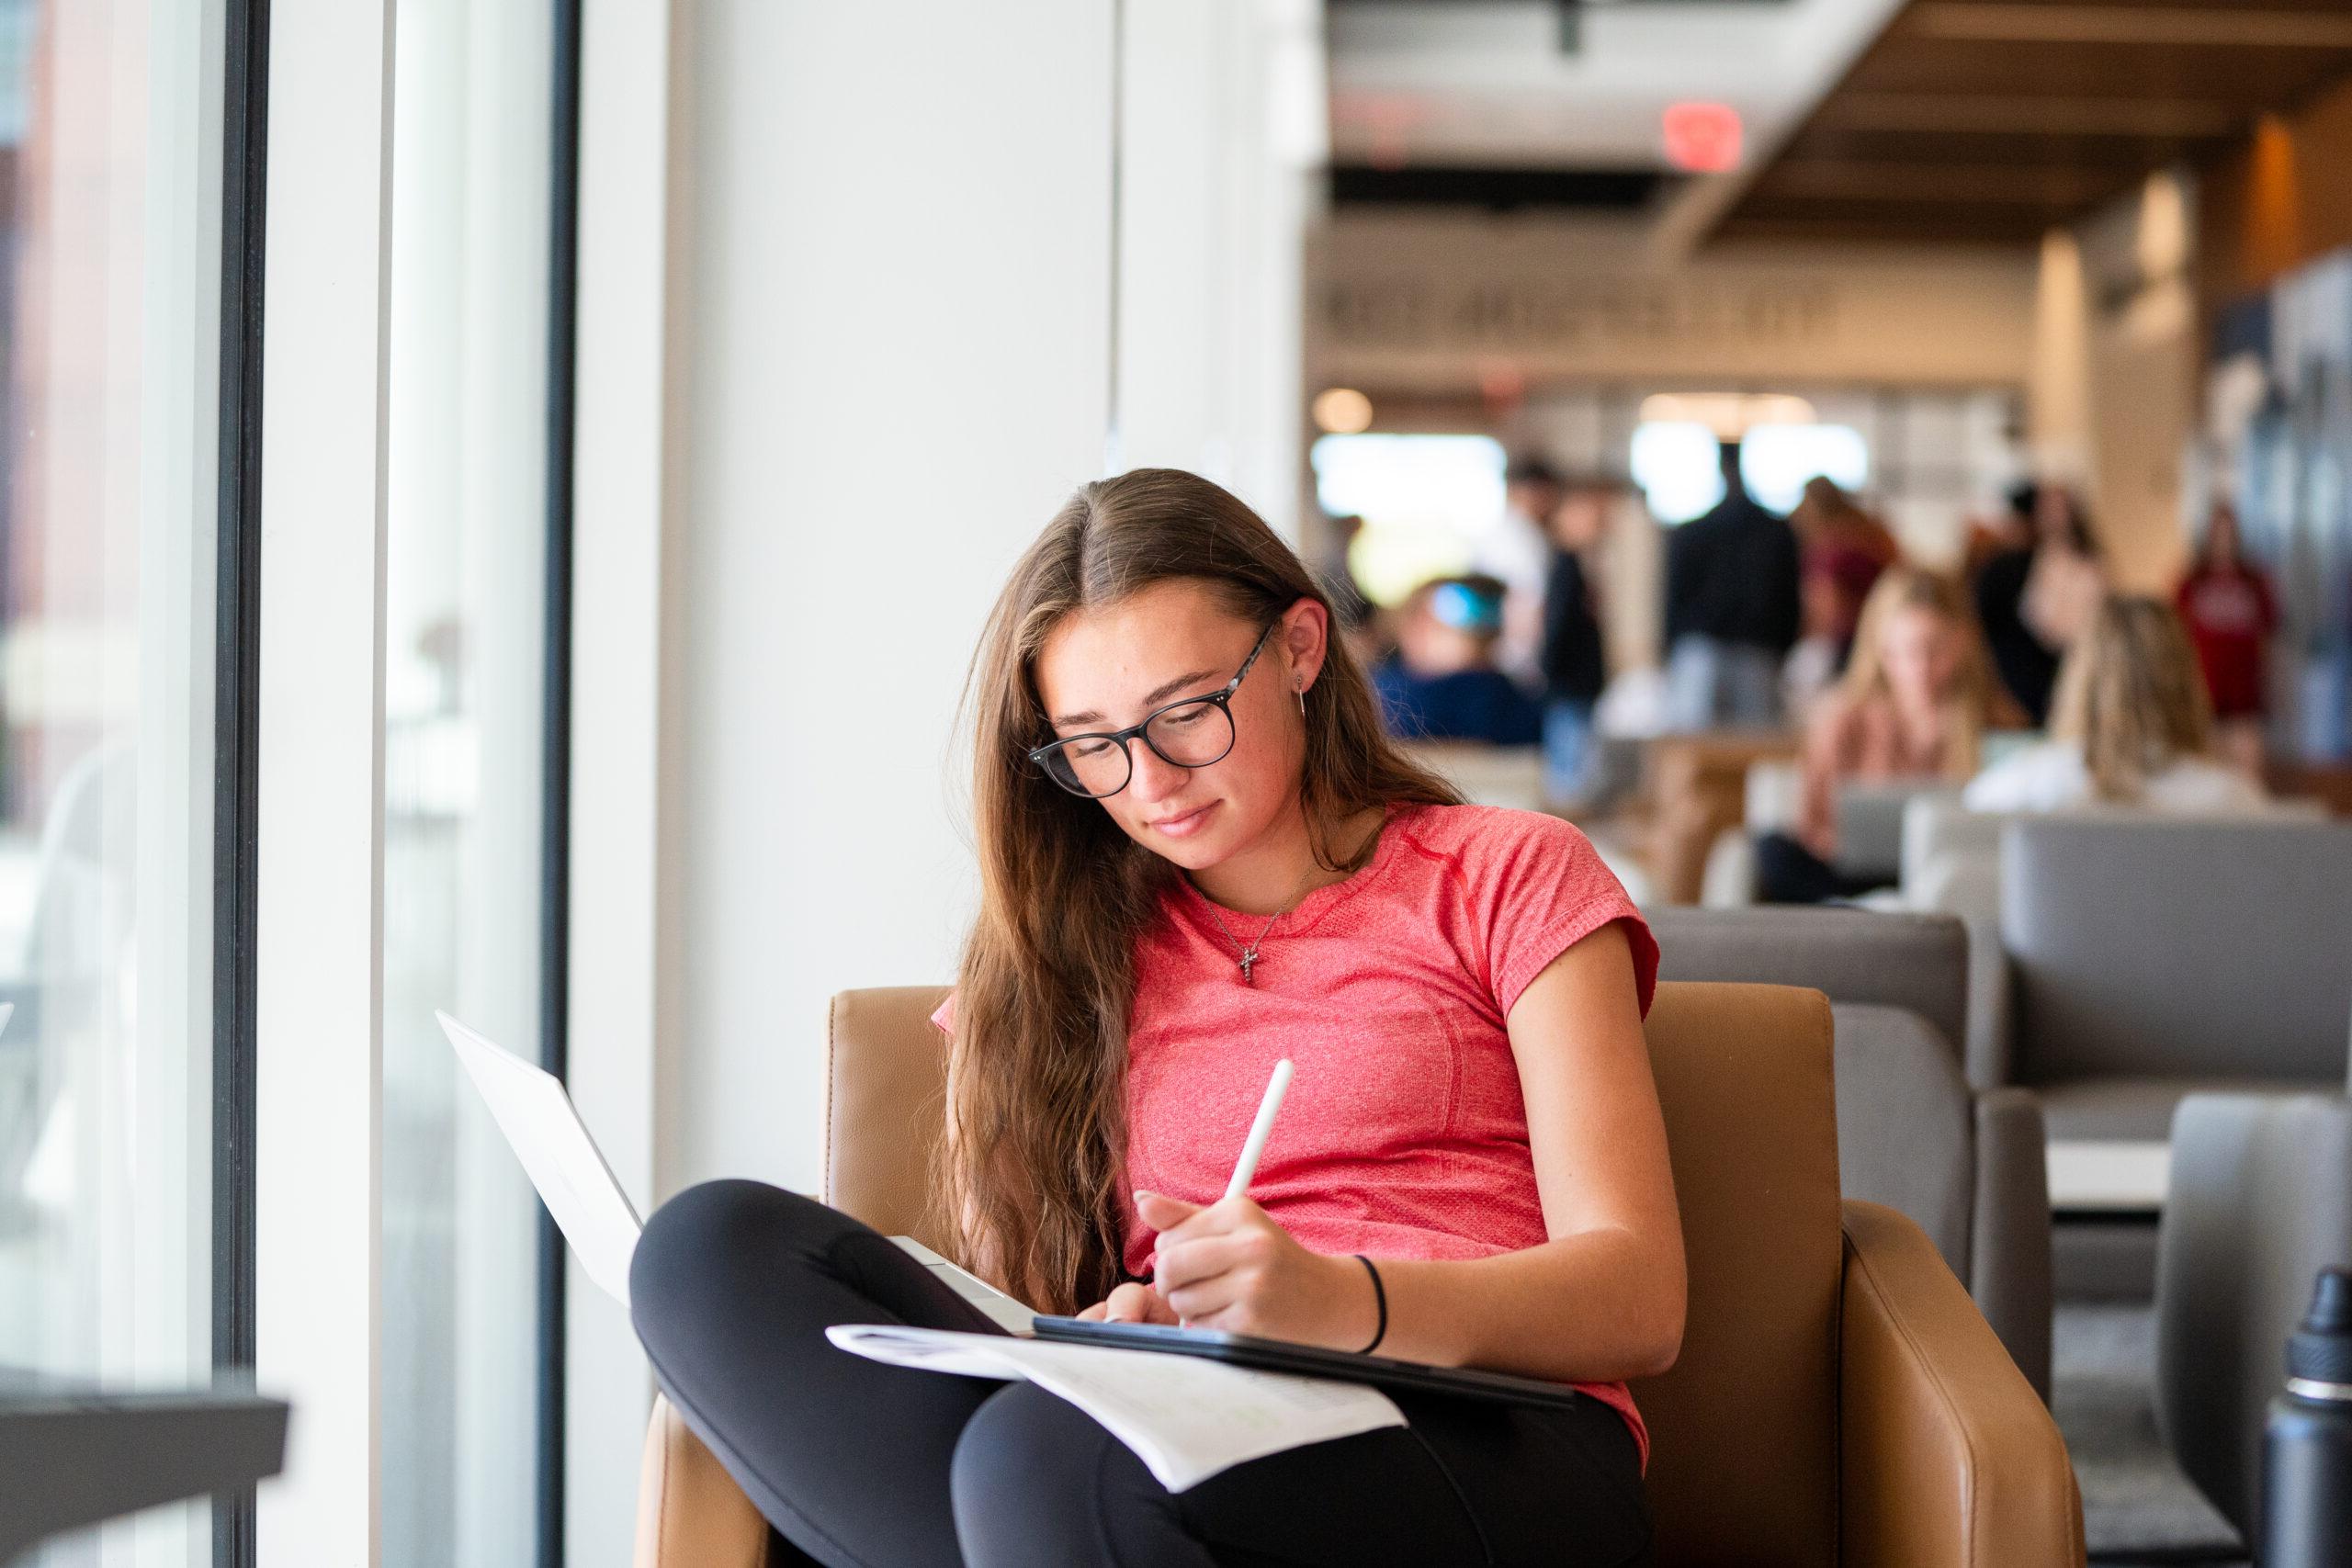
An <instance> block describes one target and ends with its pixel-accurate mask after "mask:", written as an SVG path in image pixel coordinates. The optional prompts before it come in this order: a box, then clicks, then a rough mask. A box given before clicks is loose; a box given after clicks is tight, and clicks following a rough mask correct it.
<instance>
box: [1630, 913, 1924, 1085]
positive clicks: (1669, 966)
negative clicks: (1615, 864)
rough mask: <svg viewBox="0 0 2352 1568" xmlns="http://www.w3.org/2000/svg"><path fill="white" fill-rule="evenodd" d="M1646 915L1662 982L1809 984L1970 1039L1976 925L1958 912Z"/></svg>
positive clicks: (1833, 997) (1837, 998)
mask: <svg viewBox="0 0 2352 1568" xmlns="http://www.w3.org/2000/svg"><path fill="white" fill-rule="evenodd" d="M1642 918H1643V919H1646V920H1647V921H1648V922H1649V925H1650V932H1651V934H1652V935H1654V936H1656V937H1657V945H1658V972H1657V973H1658V978H1659V979H1661V980H1710V981H1719V980H1732V981H1743V982H1751V983H1754V984H1758V985H1766V986H1805V987H1811V988H1812V989H1814V990H1816V991H1820V992H1822V993H1824V994H1825V995H1826V996H1827V997H1828V998H1829V999H1830V1000H1831V1001H1833V1002H1860V1003H1864V1004H1867V1005H1870V1006H1873V1007H1890V1008H1901V1009H1903V1010H1905V1011H1906V1012H1913V1013H1917V1014H1918V1015H1919V1016H1920V1017H1921V1018H1923V1019H1925V1020H1927V1021H1928V1023H1930V1024H1932V1025H1934V1026H1935V1028H1936V1030H1937V1031H1938V1032H1940V1033H1941V1034H1942V1035H1943V1037H1944V1039H1945V1040H1946V1041H1948V1042H1950V1043H1951V1046H1952V1049H1953V1050H1954V1051H1957V1050H1958V1049H1959V1048H1960V1044H1961V1042H1962V1041H1963V1040H1965V1039H1966V1038H1967V1037H1968V931H1967V928H1966V927H1965V926H1963V925H1962V923H1961V921H1960V920H1959V919H1956V918H1954V917H1952V916H1950V915H1913V914H1897V913H1886V912H1882V911H1880V910H1876V909H1826V908H1796V907H1774V908H1752V909H1699V908H1689V907H1686V906H1672V907H1666V906H1661V907H1658V908H1647V909H1644V910H1643V911H1642Z"/></svg>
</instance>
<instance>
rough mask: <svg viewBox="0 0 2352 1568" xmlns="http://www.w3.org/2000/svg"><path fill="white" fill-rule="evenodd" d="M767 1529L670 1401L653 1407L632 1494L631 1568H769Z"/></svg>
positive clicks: (755, 1509)
mask: <svg viewBox="0 0 2352 1568" xmlns="http://www.w3.org/2000/svg"><path fill="white" fill-rule="evenodd" d="M768 1540H769V1534H768V1522H767V1520H766V1519H764V1518H763V1517H761V1515H760V1511H759V1510H758V1509H757V1508H755V1507H753V1506H752V1500H751V1499H750V1498H749V1497H746V1496H745V1495H743V1489H742V1488H741V1487H740V1486H738V1485H736V1484H735V1478H734V1477H733V1476H731V1475H729V1474H728V1473H727V1472H726V1470H725V1469H724V1468H722V1467H721V1466H720V1464H719V1462H718V1459H717V1458H716V1457H715V1456H714V1455H713V1454H712V1453H711V1451H710V1450H709V1449H707V1448H706V1447H704V1446H703V1440H702V1439H701V1438H697V1437H695V1435H694V1433H693V1432H692V1431H691V1430H689V1429H688V1427H687V1426H686V1423H685V1421H684V1419H683V1418H682V1417H681V1416H679V1415H678V1413H677V1411H676V1410H674V1409H673V1408H672V1407H671V1404H670V1402H669V1400H667V1399H665V1398H659V1397H657V1398H656V1399H655V1400H654V1401H653V1419H652V1421H651V1422H650V1424H649V1425H648V1426H647V1427H646V1428H645V1467H644V1470H643V1472H642V1473H641V1474H640V1475H639V1479H638V1486H637V1554H636V1558H635V1562H636V1568H769V1565H768Z"/></svg>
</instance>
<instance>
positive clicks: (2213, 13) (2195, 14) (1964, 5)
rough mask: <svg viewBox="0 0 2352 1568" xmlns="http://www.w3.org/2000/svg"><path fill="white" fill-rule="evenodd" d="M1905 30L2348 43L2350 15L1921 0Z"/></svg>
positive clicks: (1982, 39) (2205, 42) (2265, 44)
mask: <svg viewBox="0 0 2352 1568" xmlns="http://www.w3.org/2000/svg"><path fill="white" fill-rule="evenodd" d="M1902 30H1903V32H1904V34H1905V35H1906V36H1908V37H1911V38H1922V39H1950V40H1952V41H1954V42H1969V43H2090V44H2153V45H2164V46H2169V47H2175V48H2179V47H2189V48H2198V49H2247V48H2252V49H2343V50H2352V17H2346V16H2342V15H2335V16H2331V15H2329V14H2327V13H2325V12H2320V11H2268V10H2263V9H2260V8H2259V7H2258V6H2211V7H2207V8H2202V9H2188V8H2174V7H2171V6H2047V5H2019V4H2017V3H2016V0H1923V3H1922V4H1920V5H1917V6H1913V7H1912V9H1911V12H1910V14H1909V15H1908V16H1906V17H1905V18H1904V19H1903V24H1902Z"/></svg>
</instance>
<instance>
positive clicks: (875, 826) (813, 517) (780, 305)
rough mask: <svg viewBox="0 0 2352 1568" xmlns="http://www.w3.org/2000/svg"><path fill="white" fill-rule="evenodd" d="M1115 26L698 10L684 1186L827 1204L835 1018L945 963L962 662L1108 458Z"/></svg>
mask: <svg viewBox="0 0 2352 1568" xmlns="http://www.w3.org/2000/svg"><path fill="white" fill-rule="evenodd" d="M1111 20H1112V11H1111V7H1110V6H1109V5H1108V4H1105V3H1103V0H1037V3H1034V4H1028V5H1023V6H1018V7H999V6H971V5H967V4H961V3H957V0H898V3H894V4H881V3H869V4H860V5H855V6H831V5H826V6H817V5H806V6H802V5H795V6H778V5H774V4H771V3H770V0H732V3H714V4H709V5H706V6H701V7H699V8H698V13H697V19H696V30H697V33H698V36H697V37H696V39H695V41H694V50H695V55H694V69H695V93H694V121H693V125H692V128H691V131H690V134H691V136H692V138H693V140H694V143H695V154H694V178H695V187H696V188H695V225H694V231H693V239H692V252H691V256H690V259H689V260H688V262H687V270H686V273H685V275H684V276H682V277H680V278H678V279H676V280H675V281H674V283H673V287H677V288H684V289H686V290H687V291H688V293H689V296H690V298H691V300H692V307H691V308H692V318H691V321H690V322H689V323H688V327H687V331H688V334H689V338H690V344H691V348H690V354H691V359H692V371H691V377H690V382H689V385H688V389H687V393H686V395H687V398H688V400H689V431H690V434H689V436H688V439H687V444H686V449H685V451H684V462H685V465H686V475H687V484H688V500H687V529H686V539H685V548H684V559H683V563H682V564H683V570H684V593H685V599H684V623H685V624H684V626H683V627H681V628H680V631H681V633H682V636H683V639H684V640H683V643H682V645H681V647H682V651H683V655H684V685H685V692H686V696H685V704H686V706H685V715H684V736H683V739H684V868H683V870H684V889H683V893H684V959H683V971H682V976H681V978H682V980H683V998H684V1042H685V1048H684V1055H683V1063H682V1066H683V1081H682V1084H681V1086H680V1087H681V1090H682V1100H681V1103H680V1108H679V1109H680V1113H681V1114H680V1120H679V1133H680V1151H681V1156H682V1157H681V1162H680V1167H679V1168H678V1170H677V1172H676V1175H677V1176H678V1178H679V1179H684V1180H695V1179H703V1178H707V1177H714V1176H721V1175H726V1176H754V1177H760V1178H763V1179H768V1180H771V1181H776V1182H780V1183H782V1184H784V1185H786V1186H790V1187H794V1188H797V1189H801V1190H812V1189H813V1188H814V1187H815V1186H816V1185H817V1181H818V1133H819V1115H820V1106H821V1103H822V1096H821V1086H820V1080H819V1076H818V1073H819V1063H820V1050H821V1044H822V1030H823V1023H824V1009H825V1002H826V998H828V997H830V996H831V994H832V993H833V992H834V991H837V990H840V989H841V988H842V987H846V986H874V985H887V984H893V983H898V984H905V983H910V982H917V981H924V980H938V979H944V978H946V977H947V976H948V975H949V974H950V970H951V965H952V964H953V961H954V956H955V951H956V942H957V941H958V939H959V937H960V934H961V930H962V927H963V925H964V923H965V920H966V919H967V914H968V911H969V908H970V899H971V889H972V885H973V884H972V876H971V872H970V867H969V862H970V856H969V852H968V851H967V847H966V844H965V841H964V840H963V838H962V837H961V835H960V832H959V830H958V829H957V827H956V822H955V820H954V818H952V817H951V815H950V811H949V809H948V805H947V799H946V795H947V791H946V788H945V787H944V786H945V782H946V778H947V775H948V774H949V773H950V772H951V771H953V770H952V769H951V766H950V761H949V759H950V757H951V756H952V755H953V748H952V746H951V744H950V738H949V730H950V726H951V722H952V720H953V718H954V716H955V711H956V700H957V695H958V692H959V690H960V686H961V682H962V680H963V674H964V669H965V665H966V662H967V660H968V658H969V656H970V653H971V649H972V646H973V643H974V641H975V639H976V638H977V637H978V632H979V627H980V623H981V619H982V617H983V615H985V614H986V612H987V609H988V606H989V601H990V599H991V597H992V594H993V592H994V590H995V588H996V586H997V585H998V584H999V583H1000V582H1001V581H1002V580H1003V578H1004V575H1005V572H1006V570H1007V569H1008V568H1009V567H1010V565H1011V564H1012V560H1013V558H1014V557H1015V556H1016V555H1017V554H1018V553H1019V551H1020V549H1021V548H1022V547H1023V544H1025V543H1026V541H1027V540H1028V539H1029V538H1030V537H1031V536H1033V535H1035V532H1036V530H1037V529H1038V527H1039V526H1040V525H1042V524H1043V523H1044V522H1045V520H1046V517H1047V516H1048V515H1050V514H1051V513H1052V512H1053V510H1054V508H1055V507H1056V506H1057V505H1058V504H1059V502H1060V501H1061V500H1062V498H1063V496H1064V495H1065V494H1066V493H1067V492H1068V491H1069V489H1070V487H1071V486H1072V485H1074V484H1076V483H1078V482H1079V481H1080V480H1083V479H1088V478H1090V477H1091V476H1092V475H1094V474H1095V473H1096V472H1098V471H1099V470H1100V468H1101V465H1102V460H1103V443H1104V434H1105V429H1106V420H1107V393H1108V384H1109V373H1108V363H1109V361H1108V352H1109V345H1108V339H1109V320H1110V316H1109V311H1110V283H1109V279H1110V234H1111V136H1110V128H1111V112H1112V110H1111V101H1112V94H1111V73H1110V62H1111V50H1112V28H1111Z"/></svg>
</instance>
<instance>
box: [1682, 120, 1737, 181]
mask: <svg viewBox="0 0 2352 1568" xmlns="http://www.w3.org/2000/svg"><path fill="white" fill-rule="evenodd" d="M1666 161H1667V162H1668V163H1669V164H1673V165H1674V166H1675V167H1676V168H1678V169H1681V170H1683V171H1685V172H1686V173H1689V174H1693V175H1719V174H1722V173H1724V171H1726V170H1729V169H1736V168H1737V167H1739V111H1738V110H1737V109H1735V108H1733V107H1731V106H1730V105H1728V104H1670V105H1668V107H1667V111H1666Z"/></svg>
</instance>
